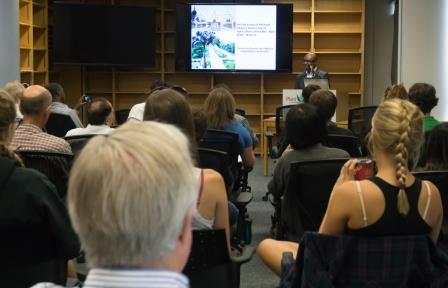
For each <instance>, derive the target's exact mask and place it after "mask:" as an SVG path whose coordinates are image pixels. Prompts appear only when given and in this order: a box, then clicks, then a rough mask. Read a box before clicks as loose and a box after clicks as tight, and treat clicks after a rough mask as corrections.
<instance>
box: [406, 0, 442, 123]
mask: <svg viewBox="0 0 448 288" xmlns="http://www.w3.org/2000/svg"><path fill="white" fill-rule="evenodd" d="M399 31H400V32H399V41H398V42H399V43H398V81H399V82H403V83H404V84H405V86H406V87H407V88H409V87H410V86H411V85H412V84H413V83H415V82H427V83H430V84H432V85H433V86H434V87H435V88H436V90H437V97H439V99H440V100H439V105H438V106H437V107H436V108H434V110H433V111H432V113H431V114H432V115H434V116H435V117H436V118H438V119H439V120H443V121H448V1H446V0H428V1H424V0H401V1H400V30H399Z"/></svg>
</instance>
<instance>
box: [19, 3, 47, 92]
mask: <svg viewBox="0 0 448 288" xmlns="http://www.w3.org/2000/svg"><path fill="white" fill-rule="evenodd" d="M19 49H20V62H19V63H20V66H19V67H20V81H21V82H25V83H29V84H40V85H45V84H46V83H47V82H48V70H49V69H48V2H47V0H19Z"/></svg>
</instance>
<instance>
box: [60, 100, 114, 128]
mask: <svg viewBox="0 0 448 288" xmlns="http://www.w3.org/2000/svg"><path fill="white" fill-rule="evenodd" d="M112 112H113V108H112V104H111V103H110V102H109V101H108V100H107V99H106V98H103V97H97V98H94V99H93V100H92V102H91V103H89V104H88V106H87V120H88V122H89V124H88V125H87V127H86V128H75V129H72V130H69V131H68V132H67V134H66V135H65V136H76V135H92V134H94V135H98V134H100V135H104V134H109V133H111V132H112V131H114V129H113V128H110V125H111V124H112V122H113V113H112Z"/></svg>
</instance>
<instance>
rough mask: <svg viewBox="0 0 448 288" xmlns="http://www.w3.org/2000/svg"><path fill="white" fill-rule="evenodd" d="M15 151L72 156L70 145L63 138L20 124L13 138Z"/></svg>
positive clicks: (32, 126)
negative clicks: (56, 153)
mask: <svg viewBox="0 0 448 288" xmlns="http://www.w3.org/2000/svg"><path fill="white" fill-rule="evenodd" d="M10 148H11V149H12V150H14V151H44V152H58V153H65V154H72V149H71V148H70V145H69V144H68V143H67V142H66V141H65V140H64V139H62V138H58V137H56V136H53V135H50V134H48V133H45V132H43V131H42V129H40V128H39V127H37V126H36V125H33V124H20V125H19V126H18V127H17V129H16V131H15V133H14V137H13V138H12V141H11V145H10Z"/></svg>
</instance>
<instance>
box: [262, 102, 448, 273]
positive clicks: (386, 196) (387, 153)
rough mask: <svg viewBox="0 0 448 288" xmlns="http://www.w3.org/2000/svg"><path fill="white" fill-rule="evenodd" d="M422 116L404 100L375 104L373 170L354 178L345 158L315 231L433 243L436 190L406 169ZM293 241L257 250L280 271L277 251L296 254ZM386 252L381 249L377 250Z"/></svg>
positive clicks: (352, 163) (438, 210)
mask: <svg viewBox="0 0 448 288" xmlns="http://www.w3.org/2000/svg"><path fill="white" fill-rule="evenodd" d="M422 118H423V115H422V113H421V112H420V110H419V109H418V108H417V107H416V106H415V105H413V104H412V103H410V102H408V101H403V100H400V99H391V100H388V101H384V102H383V103H381V104H380V106H379V107H378V109H377V110H376V112H375V115H374V116H373V119H372V131H371V133H370V137H369V148H370V149H371V153H372V155H373V156H374V158H375V161H376V165H377V168H378V172H377V174H376V176H375V177H373V178H370V179H367V180H362V181H354V175H355V173H356V171H357V160H355V159H353V160H349V161H348V162H347V163H346V164H345V165H344V166H343V167H342V169H341V174H340V176H339V178H338V180H337V182H336V184H335V186H334V188H333V191H332V193H331V196H330V200H329V203H328V207H327V211H326V214H325V216H324V219H323V221H322V223H321V226H320V229H319V233H323V234H329V235H342V234H348V235H356V236H363V237H376V236H393V235H411V234H428V235H430V236H431V238H432V239H433V241H434V242H436V241H437V238H438V235H439V232H440V227H441V225H442V219H443V210H442V209H443V208H442V203H441V198H440V194H439V191H438V189H437V187H436V186H434V184H432V183H430V182H428V181H424V182H422V181H420V180H419V179H417V178H415V177H414V176H413V175H412V174H411V173H410V172H409V171H410V169H409V168H410V167H408V162H410V163H414V162H416V161H417V160H418V154H419V153H420V145H421V142H422V139H423V122H422ZM297 248H298V244H297V243H292V242H285V241H275V240H269V239H266V240H263V241H262V242H261V243H260V245H259V247H258V253H259V255H260V257H261V258H262V260H263V261H264V262H265V264H266V265H268V266H269V268H271V269H272V270H273V271H275V272H276V273H277V274H279V273H280V261H281V257H282V253H283V252H286V251H290V252H292V253H293V254H294V255H295V253H296V252H297ZM383 252H384V253H388V252H387V251H383Z"/></svg>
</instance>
